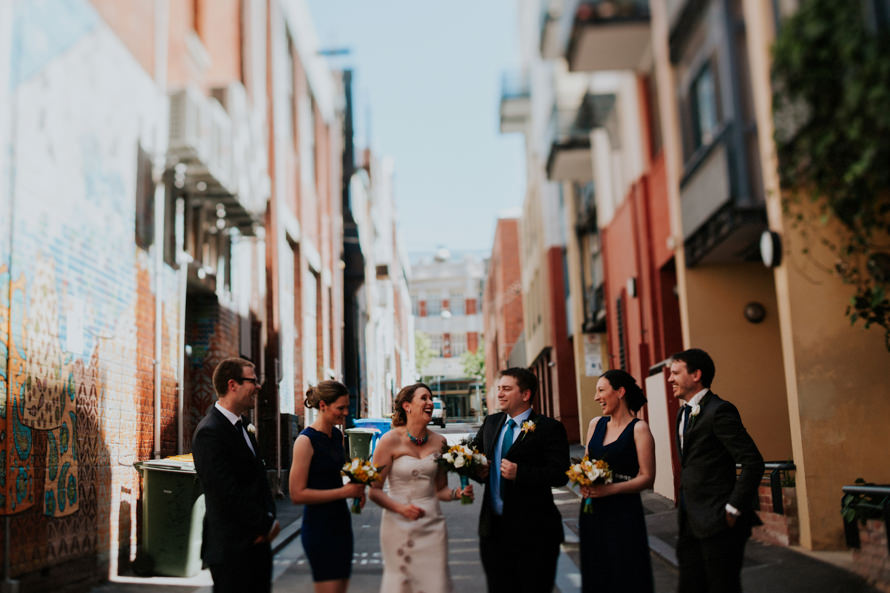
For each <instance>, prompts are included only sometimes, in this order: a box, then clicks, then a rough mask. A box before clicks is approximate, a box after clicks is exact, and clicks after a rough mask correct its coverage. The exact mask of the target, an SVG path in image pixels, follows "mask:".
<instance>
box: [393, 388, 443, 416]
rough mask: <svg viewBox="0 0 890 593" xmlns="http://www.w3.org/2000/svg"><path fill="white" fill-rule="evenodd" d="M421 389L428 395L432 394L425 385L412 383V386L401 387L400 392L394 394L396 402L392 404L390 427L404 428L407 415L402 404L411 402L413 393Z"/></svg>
mask: <svg viewBox="0 0 890 593" xmlns="http://www.w3.org/2000/svg"><path fill="white" fill-rule="evenodd" d="M421 387H423V388H424V389H426V390H427V391H429V392H430V393H432V392H433V390H432V389H430V387H429V385H427V384H426V383H414V384H412V385H408V386H407V387H402V390H401V391H399V392H398V393H397V394H396V401H395V403H394V404H393V412H392V425H393V426H405V424H407V423H408V413H407V412H405V408H404V407H402V404H404V403H411V400H413V399H414V392H415V391H417V390H418V389H420V388H421Z"/></svg>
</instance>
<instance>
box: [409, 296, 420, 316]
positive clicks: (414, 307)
mask: <svg viewBox="0 0 890 593" xmlns="http://www.w3.org/2000/svg"><path fill="white" fill-rule="evenodd" d="M411 314H412V315H414V316H415V317H417V316H419V315H420V301H419V300H418V299H417V297H416V296H412V297H411Z"/></svg>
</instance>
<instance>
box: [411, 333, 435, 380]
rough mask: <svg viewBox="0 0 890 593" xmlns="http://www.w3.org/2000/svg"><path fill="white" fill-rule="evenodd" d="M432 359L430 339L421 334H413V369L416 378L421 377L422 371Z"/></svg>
mask: <svg viewBox="0 0 890 593" xmlns="http://www.w3.org/2000/svg"><path fill="white" fill-rule="evenodd" d="M432 359H433V347H432V343H431V342H430V337H429V336H428V335H426V334H425V333H423V332H419V331H415V332H414V368H415V369H416V370H417V376H418V377H421V376H423V369H425V368H426V365H428V364H429V363H430V360H432Z"/></svg>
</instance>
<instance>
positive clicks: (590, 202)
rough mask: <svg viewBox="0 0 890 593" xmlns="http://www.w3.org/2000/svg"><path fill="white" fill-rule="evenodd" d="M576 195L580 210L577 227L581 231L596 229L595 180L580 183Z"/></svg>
mask: <svg viewBox="0 0 890 593" xmlns="http://www.w3.org/2000/svg"><path fill="white" fill-rule="evenodd" d="M575 196H576V199H577V210H578V215H577V216H576V217H575V219H576V228H577V229H578V230H579V231H596V189H595V187H594V184H593V181H590V182H588V183H585V184H583V185H580V184H579V185H578V187H577V190H576V193H575Z"/></svg>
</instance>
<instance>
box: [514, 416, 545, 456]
mask: <svg viewBox="0 0 890 593" xmlns="http://www.w3.org/2000/svg"><path fill="white" fill-rule="evenodd" d="M537 417H538V415H537V414H535V411H534V410H532V412H531V414H529V415H528V418H526V419H525V422H532V423H535V422H536V421H537ZM523 424H524V423H523ZM516 430H518V431H519V435H517V437H516V440H514V441H513V446H512V447H510V450H509V451H507V455H508V456H509V457H512V456H513V455H515V454H516V452H517V451H518V450H519V449H521V447H522V445H523V444H525V441H526V440H527V439H528V438H529V436H530V434H531V431H526V432H522V425H519V426H518V427H516Z"/></svg>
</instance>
